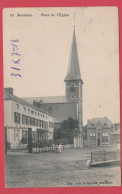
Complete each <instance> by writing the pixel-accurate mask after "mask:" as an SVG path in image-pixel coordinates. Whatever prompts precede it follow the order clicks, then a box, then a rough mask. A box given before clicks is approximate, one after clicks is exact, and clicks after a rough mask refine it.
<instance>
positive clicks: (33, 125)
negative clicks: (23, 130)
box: [33, 118, 36, 126]
mask: <svg viewBox="0 0 122 194" xmlns="http://www.w3.org/2000/svg"><path fill="white" fill-rule="evenodd" d="M35 124H36V122H35V119H34V118H33V126H35Z"/></svg>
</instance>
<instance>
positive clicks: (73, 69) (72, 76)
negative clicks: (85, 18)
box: [64, 26, 82, 81]
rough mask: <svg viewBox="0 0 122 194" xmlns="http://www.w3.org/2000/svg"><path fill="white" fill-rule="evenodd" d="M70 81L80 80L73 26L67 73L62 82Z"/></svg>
mask: <svg viewBox="0 0 122 194" xmlns="http://www.w3.org/2000/svg"><path fill="white" fill-rule="evenodd" d="M70 80H81V75H80V67H79V60H78V52H77V43H76V36H75V26H74V32H73V40H72V46H71V52H70V59H69V66H68V72H67V75H66V77H65V80H64V81H70ZM81 81H82V80H81Z"/></svg>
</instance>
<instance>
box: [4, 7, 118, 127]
mask: <svg viewBox="0 0 122 194" xmlns="http://www.w3.org/2000/svg"><path fill="white" fill-rule="evenodd" d="M12 14H13V15H12ZM17 14H30V15H32V16H30V17H29V16H28V17H27V16H17ZM74 14H75V20H74ZM3 21H4V22H3V46H4V50H3V55H4V56H3V57H4V87H13V88H14V94H15V95H16V96H18V97H40V96H60V95H65V83H64V78H65V76H66V74H67V70H68V63H69V56H70V48H71V43H72V38H73V26H74V25H75V32H76V41H77V50H78V56H79V64H80V71H81V77H82V80H83V83H84V84H83V123H84V124H86V122H87V120H88V119H91V118H94V117H108V118H109V119H110V120H111V121H112V122H119V120H120V116H119V114H120V102H119V101H120V100H119V95H120V94H119V32H118V8H117V7H71V8H6V9H4V10H3ZM11 40H18V42H12V41H11ZM13 44H14V45H16V46H13ZM13 49H15V51H17V53H18V54H20V56H19V55H13V54H12V53H13ZM16 49H18V50H16ZM17 60H19V62H18V63H19V64H18V63H17V64H14V63H15V61H17ZM13 61H14V62H13ZM13 67H14V68H18V69H20V70H16V69H13ZM12 73H14V74H15V73H19V74H20V75H21V77H20V76H16V77H15V76H14V75H12ZM11 75H12V76H11Z"/></svg>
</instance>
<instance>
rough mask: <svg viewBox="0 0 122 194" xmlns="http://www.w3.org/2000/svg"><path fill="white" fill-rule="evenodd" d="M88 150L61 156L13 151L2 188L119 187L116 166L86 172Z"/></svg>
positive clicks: (65, 153) (8, 160)
mask: <svg viewBox="0 0 122 194" xmlns="http://www.w3.org/2000/svg"><path fill="white" fill-rule="evenodd" d="M90 156H91V150H90V149H64V150H63V152H62V154H57V153H50V152H47V153H38V154H36V153H32V154H29V153H27V151H26V152H21V151H18V152H17V151H16V152H8V155H7V156H6V187H11V188H14V187H15V188H16V187H83V186H103V185H104V186H112V185H118V186H119V185H120V184H121V182H120V176H121V175H120V174H121V169H120V166H108V167H96V168H87V167H86V162H87V160H88V159H90Z"/></svg>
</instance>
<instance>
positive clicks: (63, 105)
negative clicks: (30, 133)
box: [23, 27, 83, 148]
mask: <svg viewBox="0 0 122 194" xmlns="http://www.w3.org/2000/svg"><path fill="white" fill-rule="evenodd" d="M64 82H65V96H51V97H50V96H49V97H29V98H23V100H25V101H27V102H28V103H30V104H33V105H35V106H37V107H39V108H40V109H42V110H44V111H45V112H47V113H49V114H51V115H52V117H53V118H54V128H58V127H59V126H60V123H61V122H62V121H63V120H67V119H68V118H69V117H72V118H73V119H78V123H79V129H80V132H81V133H80V135H79V136H78V137H76V138H74V147H75V148H82V147H83V140H82V130H83V111H82V86H83V81H82V78H81V74H80V66H79V59H78V51H77V42H76V34H75V27H74V32H73V39H72V45H71V51H70V57H69V65H68V72H67V74H66V77H65V79H64Z"/></svg>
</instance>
